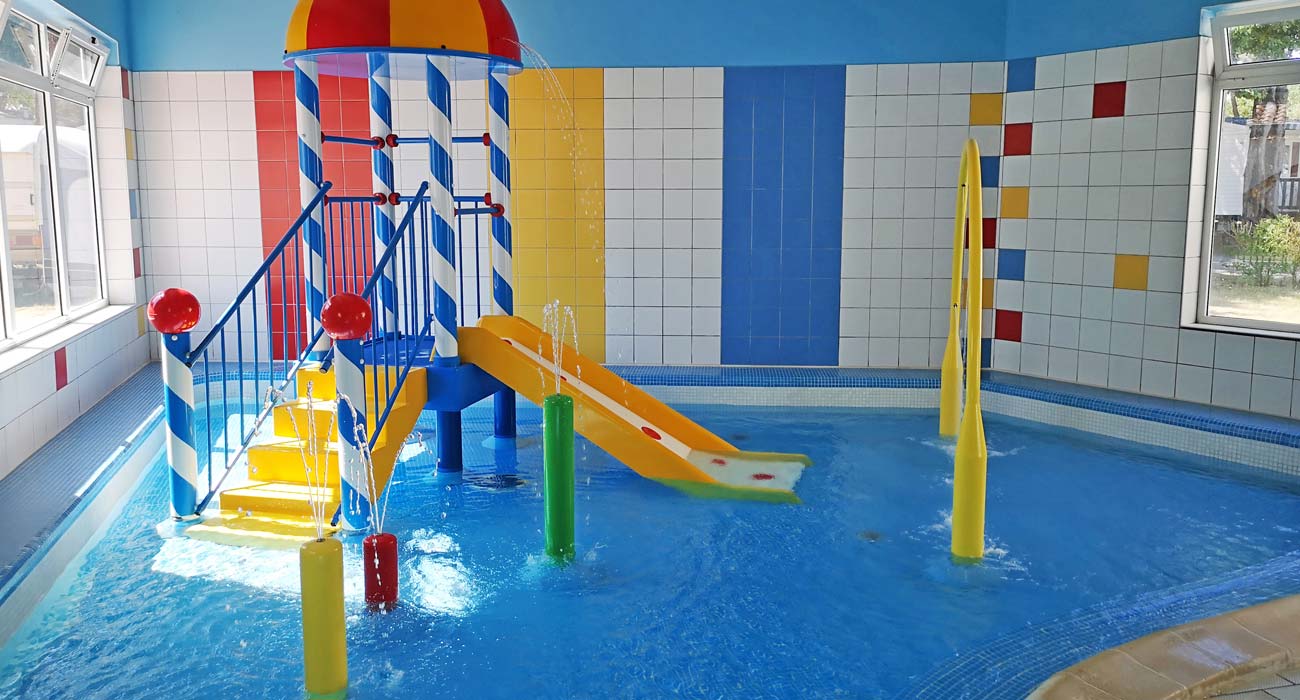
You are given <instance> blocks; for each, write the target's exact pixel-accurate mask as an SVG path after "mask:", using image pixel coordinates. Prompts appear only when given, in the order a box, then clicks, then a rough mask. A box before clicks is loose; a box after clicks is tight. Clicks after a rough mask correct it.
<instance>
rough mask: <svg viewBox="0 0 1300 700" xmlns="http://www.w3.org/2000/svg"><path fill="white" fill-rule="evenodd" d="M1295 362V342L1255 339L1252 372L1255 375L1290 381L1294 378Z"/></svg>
mask: <svg viewBox="0 0 1300 700" xmlns="http://www.w3.org/2000/svg"><path fill="white" fill-rule="evenodd" d="M1296 362H1297V357H1296V343H1295V341H1293V340H1282V339H1280V338H1256V339H1255V360H1254V365H1253V367H1252V371H1253V372H1254V373H1255V374H1256V375H1260V374H1264V375H1268V376H1271V377H1286V378H1287V379H1291V378H1292V377H1293V376H1295V374H1294V373H1295V366H1296Z"/></svg>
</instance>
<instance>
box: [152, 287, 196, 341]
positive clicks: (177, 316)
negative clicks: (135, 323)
mask: <svg viewBox="0 0 1300 700" xmlns="http://www.w3.org/2000/svg"><path fill="white" fill-rule="evenodd" d="M202 315H203V308H202V307H201V306H199V300H198V299H196V298H195V297H194V295H193V294H190V293H189V292H188V291H186V290H184V289H179V288H177V287H172V288H171V289H164V290H162V291H161V292H158V294H156V295H155V296H154V298H153V299H152V300H150V301H149V322H150V323H152V324H153V327H154V328H157V329H158V332H159V333H166V334H167V335H173V334H176V333H184V332H186V331H188V330H190V329H192V328H194V327H195V326H197V325H199V317H200V316H202Z"/></svg>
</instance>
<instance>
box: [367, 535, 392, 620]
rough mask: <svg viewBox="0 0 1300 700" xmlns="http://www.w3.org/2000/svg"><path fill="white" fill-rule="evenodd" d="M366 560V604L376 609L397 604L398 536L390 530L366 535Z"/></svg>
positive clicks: (381, 609)
mask: <svg viewBox="0 0 1300 700" xmlns="http://www.w3.org/2000/svg"><path fill="white" fill-rule="evenodd" d="M362 559H364V561H365V579H366V605H367V606H368V607H369V608H370V609H371V610H375V611H389V610H392V609H393V608H394V607H396V606H397V536H396V535H393V534H392V533H389V532H381V533H379V534H378V535H370V536H369V537H366V539H365V541H364V542H363V543H362Z"/></svg>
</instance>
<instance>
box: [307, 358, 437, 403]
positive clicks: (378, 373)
mask: <svg viewBox="0 0 1300 700" xmlns="http://www.w3.org/2000/svg"><path fill="white" fill-rule="evenodd" d="M417 369H418V368H412V369H411V375H414V374H415V372H416V371H417ZM419 371H423V370H419ZM401 372H402V370H401V368H399V367H393V366H390V365H381V366H379V367H368V368H366V393H367V394H371V395H373V394H374V393H375V388H376V386H378V387H380V388H382V389H384V390H385V392H387V391H388V390H391V389H392V387H395V386H397V378H398V377H399V376H401ZM335 376H336V375H335V373H334V370H333V369H331V370H330V371H328V372H322V371H321V370H320V364H310V365H304V366H303V368H302V369H300V370H298V374H297V375H295V377H294V380H295V383H296V386H297V388H298V396H306V395H307V392H308V390H309V389H310V391H311V395H312V396H313V397H315V398H317V399H332V398H334V397H335V396H336V395H337V392H338V390H337V388H336V386H335V384H334V377H335Z"/></svg>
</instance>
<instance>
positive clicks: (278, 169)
mask: <svg viewBox="0 0 1300 700" xmlns="http://www.w3.org/2000/svg"><path fill="white" fill-rule="evenodd" d="M257 176H258V183H259V185H260V187H261V188H262V189H264V190H283V189H286V188H287V187H288V186H289V183H288V181H286V180H285V177H284V163H283V162H282V161H274V160H263V161H259V162H258V164H257Z"/></svg>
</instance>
